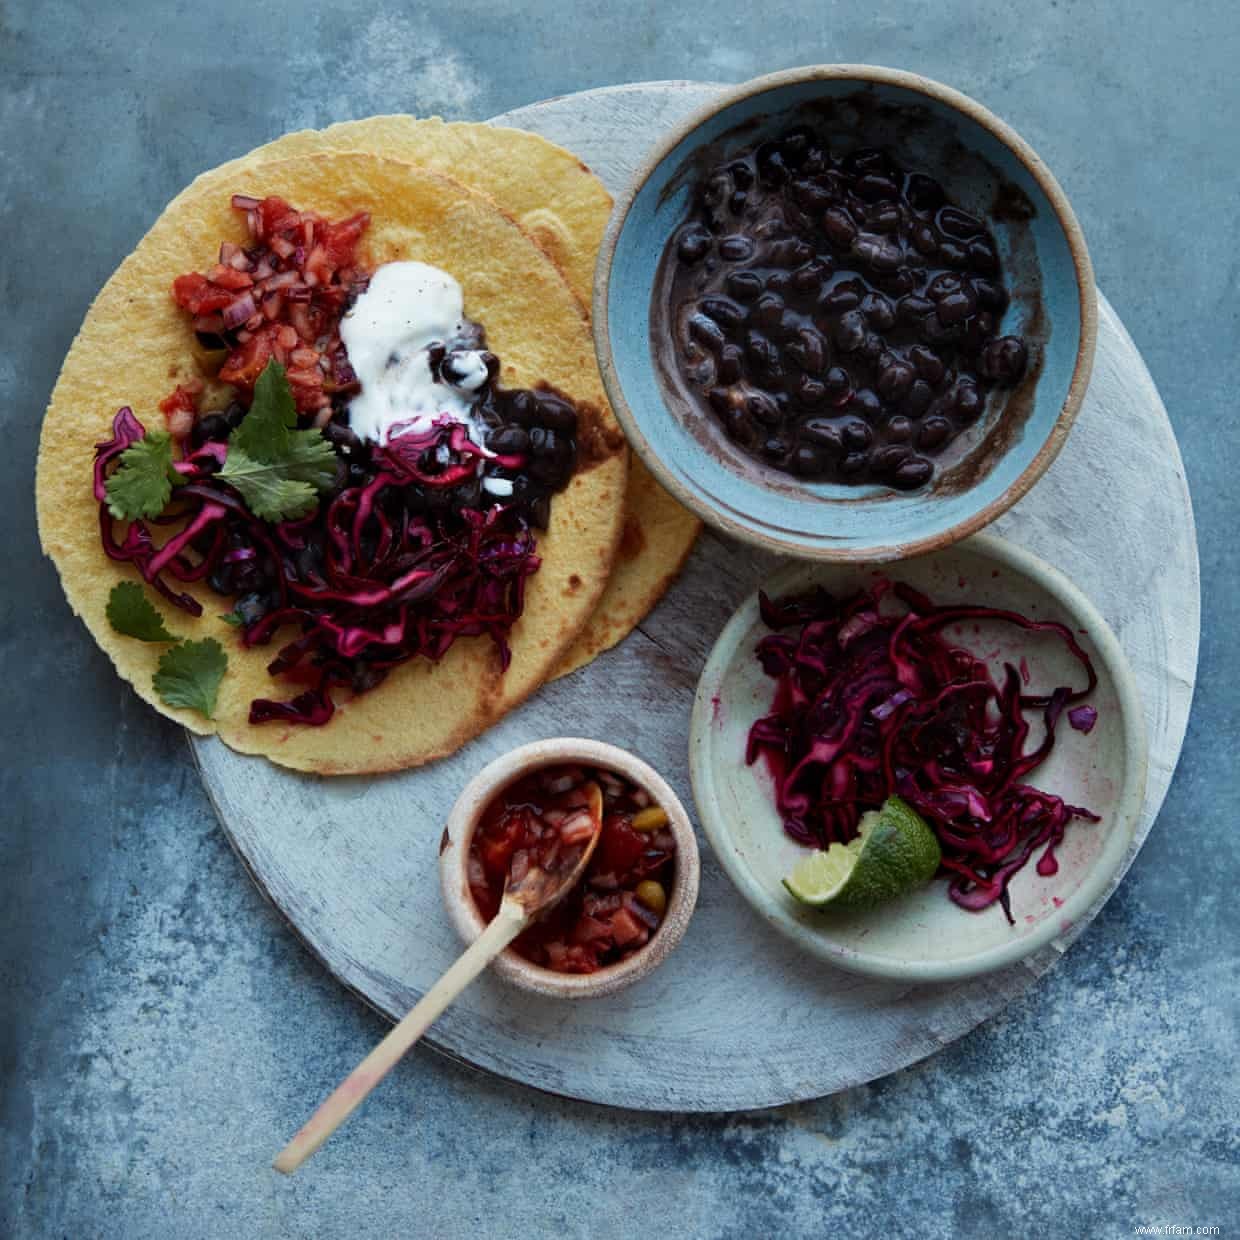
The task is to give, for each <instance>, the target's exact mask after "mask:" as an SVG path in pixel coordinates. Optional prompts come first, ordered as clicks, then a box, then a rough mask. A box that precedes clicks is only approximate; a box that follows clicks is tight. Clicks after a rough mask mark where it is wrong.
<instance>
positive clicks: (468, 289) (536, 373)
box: [37, 152, 628, 774]
mask: <svg viewBox="0 0 1240 1240" xmlns="http://www.w3.org/2000/svg"><path fill="white" fill-rule="evenodd" d="M232 193H246V194H253V195H256V196H260V197H261V196H263V195H267V194H279V195H280V196H281V197H284V198H286V199H287V200H288V201H289V202H291V203H293V204H294V205H295V206H297V207H299V208H302V209H305V210H314V211H317V212H319V213H320V214H322V215H325V216H327V217H329V218H332V219H338V218H341V217H343V216H346V215H350V214H352V213H353V212H354V211H358V210H367V211H370V212H371V215H372V222H371V226H370V228H369V230H368V232H367V234H366V236H365V237H364V238H363V241H362V245H361V247H360V250H361V256H362V259H363V261H364V262H366V263H367V264H369V265H377V264H379V263H382V262H387V261H391V260H394V259H399V258H411V259H418V260H420V261H423V262H428V263H431V264H434V265H435V266H438V267H441V268H443V269H445V270H447V271H449V272H451V273H452V275H454V276H455V277H456V279H457V280H458V281H459V282H460V284H461V286H462V289H463V291H464V296H465V312H466V314H467V315H468V316H469V317H471V318H473V319H476V320H478V321H480V322H481V323H482V324H483V325H484V327H485V328H486V331H487V339H488V346H489V347H490V348H491V349H493V350H494V351H495V352H496V353H497V354H498V355H499V356H500V358H501V359H502V362H503V371H502V374H501V382H502V383H503V384H504V385H505V386H509V387H515V386H532V385H533V384H535V383H537V382H540V381H541V382H547V383H550V384H552V385H553V386H555V387H557V388H559V389H560V390H562V391H563V392H565V393H566V394H568V395H569V396H571V397H572V398H573V399H574V400H575V401H576V402H577V403H578V406H579V408H581V409H582V410H583V411H585V414H586V416H588V417H590V418H592V419H596V420H597V423H598V426H599V429H600V430H601V431H602V432H603V437H605V438H606V439H607V440H608V442H609V444H610V445H611V447H610V451H609V454H607V455H605V456H604V458H603V459H602V460H601V461H600V462H599V463H597V464H594V465H593V466H592V467H591V468H586V469H582V470H579V471H578V473H577V474H576V475H575V477H574V478H573V480H572V482H571V483H570V484H569V486H568V488H567V489H566V490H565V491H564V492H562V493H561V494H560V495H558V496H557V497H556V499H555V502H554V503H553V505H552V520H551V527H550V529H549V530H548V531H547V532H546V533H545V534H544V535H543V536H542V537H541V538H540V539H539V553H540V555H541V556H542V566H541V568H540V570H539V572H538V573H537V574H536V575H535V576H534V577H533V578H532V580H531V582H530V585H529V588H528V591H527V596H526V607H525V613H524V615H523V616H522V617H521V619H520V620H519V621H518V622H517V624H516V625H515V626H514V628H513V631H512V637H511V645H512V654H513V658H512V664H511V666H510V667H509V668H508V670H507V672H506V673H504V674H501V672H500V668H499V660H498V656H497V654H496V652H495V650H494V647H493V646H492V644H491V642H490V641H489V639H487V638H477V637H475V638H466V639H462V640H460V641H458V642H457V643H456V644H455V645H454V646H453V647H452V649H451V650H450V651H449V652H448V654H447V655H446V656H445V657H444V659H443V660H442V661H441V662H439V663H438V664H431V663H428V662H427V661H426V660H423V659H415V660H413V661H411V662H409V663H406V664H404V665H403V666H401V667H398V668H396V669H394V670H393V672H392V673H391V674H390V675H389V677H388V679H387V680H386V681H384V683H383V684H381V685H380V686H378V687H377V688H375V689H373V690H371V691H370V692H369V693H365V694H362V695H359V696H358V697H356V698H353V699H351V700H349V701H347V702H345V703H343V705H342V706H341V708H340V709H339V710H338V711H337V713H336V716H335V718H333V720H332V721H331V723H330V724H328V725H327V726H326V727H322V728H313V727H305V726H298V725H286V724H283V723H269V724H263V725H260V726H257V727H256V726H252V725H251V724H250V723H249V722H248V713H249V705H250V702H251V700H252V699H253V698H256V697H272V696H276V697H288V696H292V695H293V693H294V692H296V689H295V687H292V688H290V686H288V685H287V684H282V683H280V682H277V681H275V680H273V679H272V678H271V677H270V676H269V675H268V674H267V671H266V665H267V663H268V662H269V660H270V659H271V657H272V655H273V654H274V652H275V650H276V649H277V648H278V647H277V645H276V644H274V643H273V645H272V646H270V647H267V648H261V647H260V648H256V649H253V650H248V651H247V650H244V649H242V648H241V646H240V645H239V643H237V642H236V640H235V637H234V635H233V631H232V630H231V629H230V628H229V627H228V626H227V625H226V624H225V623H224V622H223V621H222V620H221V619H220V618H219V616H220V614H221V612H223V611H226V610H227V609H228V604H227V602H226V601H225V600H224V599H222V598H220V596H218V595H216V594H215V593H214V592H212V591H211V590H210V589H209V587H207V586H205V584H191V585H190V586H189V587H188V589H189V592H190V593H193V594H195V595H196V596H197V597H198V598H199V600H200V601H201V602H202V604H203V608H204V613H203V615H202V616H201V617H197V618H195V617H191V616H188V615H186V614H185V613H183V612H180V611H176V610H175V609H173V608H172V607H170V606H168V605H167V604H166V603H164V602H163V600H159V599H156V602H157V605H158V606H159V607H160V611H161V612H162V614H163V616H164V619H165V623H166V624H167V625H168V627H169V628H170V629H171V630H172V631H173V632H175V633H176V634H177V635H178V636H186V637H193V638H201V637H204V636H212V637H216V638H217V639H219V640H220V641H221V642H222V643H223V645H224V646H225V648H226V649H227V651H228V658H229V668H228V672H227V674H226V675H225V677H224V681H223V684H222V685H221V687H220V695H219V702H218V706H217V709H216V717H215V719H214V720H207V719H205V718H204V717H203V716H202V715H199V714H197V713H195V712H193V711H188V710H178V709H172V708H169V707H167V706H165V705H164V704H163V703H162V702H161V701H160V700H159V698H158V696H156V695H155V693H154V691H153V689H152V686H151V676H152V674H153V672H154V670H155V666H156V663H157V662H158V658H159V655H160V653H161V652H162V650H163V649H164V647H162V646H159V645H148V644H145V643H142V642H139V641H136V640H134V639H132V638H128V637H123V636H121V635H119V634H117V633H116V632H115V631H113V629H112V628H111V626H110V625H109V624H108V622H107V619H106V617H105V614H104V608H105V605H106V603H107V598H108V594H109V591H110V590H111V588H112V586H113V585H114V584H115V583H116V582H118V581H122V580H138V579H139V578H138V574H137V572H136V570H135V569H133V568H132V567H131V566H129V565H124V564H117V563H114V562H113V561H111V560H109V559H108V558H107V557H106V556H105V555H104V553H103V550H102V548H101V547H100V545H99V533H98V516H97V506H96V504H95V500H94V495H93V492H92V489H91V485H90V474H91V462H92V459H93V449H94V445H95V443H97V442H99V441H101V440H105V439H107V438H109V433H110V432H109V428H110V424H111V419H112V416H113V414H114V413H115V411H116V409H117V408H118V407H119V406H121V405H131V406H132V407H133V409H134V411H135V413H136V414H137V415H138V417H139V418H140V419H141V420H142V421H143V422H144V424H146V425H147V426H148V427H152V426H159V425H161V423H162V418H161V415H160V414H159V413H158V411H157V407H156V406H157V402H158V401H159V400H160V399H161V398H162V397H163V396H165V395H167V394H168V392H169V391H170V390H171V388H172V386H173V384H174V383H176V382H178V381H184V380H186V379H188V378H192V377H195V376H197V375H204V376H205V375H209V374H210V373H211V370H212V369H213V364H212V363H211V362H210V361H209V360H208V359H206V358H204V357H201V356H199V355H197V354H196V351H195V345H194V336H193V332H192V330H191V328H190V325H189V323H188V321H187V319H186V317H185V315H184V314H182V312H181V311H180V310H178V309H177V307H176V305H175V304H174V302H173V300H172V298H171V296H170V295H169V289H170V286H171V283H172V280H173V279H174V278H175V277H176V276H177V275H180V274H182V273H183V272H187V271H200V270H204V269H206V268H207V267H209V266H210V265H211V263H212V262H213V261H214V259H215V255H216V251H217V249H218V246H219V244H220V242H221V241H223V240H234V241H242V240H244V225H243V223H242V221H241V219H240V217H239V216H238V213H237V212H235V211H233V210H231V208H230V206H229V197H230V195H231V194H232ZM627 455H628V454H627V450H626V449H625V448H624V444H623V436H622V435H621V433H620V431H619V428H618V427H617V425H616V423H615V420H614V417H613V415H612V413H611V410H610V408H609V407H608V405H607V403H606V400H605V397H604V394H603V389H602V383H601V381H600V379H599V375H598V370H597V366H596V364H595V360H594V353H593V348H592V345H591V340H590V333H589V329H588V326H587V324H586V322H585V321H584V320H583V318H582V316H581V313H580V308H579V305H578V302H577V299H576V297H575V295H574V293H573V291H572V290H571V289H570V288H569V286H568V284H567V283H566V282H565V280H564V278H563V276H562V275H561V273H560V272H559V270H558V269H557V267H556V266H555V265H554V264H553V263H552V262H551V261H550V260H549V259H548V258H547V256H546V255H545V254H544V253H543V251H542V250H540V249H539V247H538V246H536V245H535V244H534V243H533V242H532V241H531V240H530V238H529V237H528V236H527V235H526V234H525V233H524V232H523V231H522V230H521V229H520V228H519V227H518V226H517V225H516V224H515V223H514V222H513V220H512V219H510V218H509V216H508V215H506V214H505V213H504V212H502V211H500V210H499V209H498V208H497V207H496V205H495V203H494V202H493V201H492V200H491V199H490V198H488V197H487V196H486V195H484V194H482V193H479V192H477V191H475V190H471V189H469V188H467V187H465V186H463V185H461V184H460V183H459V182H456V181H453V180H452V179H450V178H448V177H445V176H443V175H440V174H438V173H436V172H432V171H430V170H428V169H426V168H423V167H415V166H413V165H411V164H408V163H405V162H401V161H399V160H395V159H390V158H380V157H378V156H376V155H373V154H365V153H355V152H322V153H318V154H316V155H314V156H313V157H311V156H300V157H294V158H288V159H282V160H273V161H264V162H262V163H256V164H254V165H253V166H247V167H246V168H245V169H244V170H239V171H237V172H236V173H234V175H233V177H232V178H231V180H230V183H229V184H228V185H227V186H221V185H219V184H218V183H216V182H209V183H207V184H205V185H204V184H202V183H201V180H200V183H199V184H198V185H197V186H196V187H195V188H194V189H192V190H191V191H189V192H187V193H184V194H182V195H181V196H179V197H178V198H177V199H176V200H175V201H174V202H173V203H172V204H171V205H170V206H169V208H168V209H167V210H166V211H165V212H164V214H163V215H162V216H161V217H160V218H159V219H158V220H157V221H156V223H155V224H154V226H153V227H152V228H151V230H150V232H149V233H148V234H147V235H146V237H145V238H143V240H142V241H141V242H140V243H139V245H138V247H137V249H136V250H135V251H134V252H133V253H132V254H131V255H130V256H129V257H128V258H127V259H126V260H125V261H124V262H123V263H122V264H121V266H120V268H119V269H118V270H117V271H116V273H115V274H114V275H113V276H112V278H111V279H110V280H109V281H108V283H107V284H106V285H105V286H104V288H103V290H102V292H101V293H100V294H99V296H98V297H97V298H96V300H95V302H94V304H93V305H92V306H91V308H90V311H89V312H88V313H87V316H86V319H85V321H84V322H83V324H82V328H81V331H80V332H79V334H78V336H77V339H76V340H75V341H74V343H73V346H72V348H71V349H70V351H69V355H68V357H67V359H66V361H65V364H64V368H63V370H62V372H61V375H60V379H59V381H58V382H57V384H56V388H55V391H54V392H53V394H52V399H51V403H50V405H49V407H48V411H47V415H46V418H45V420H44V424H43V433H42V438H41V442H40V451H39V462H38V478H37V493H38V512H39V533H40V537H41V539H42V542H43V546H44V549H45V551H46V552H47V554H48V555H50V556H51V557H52V559H53V561H54V562H55V564H56V567H57V569H58V570H59V572H60V575H61V581H62V583H63V585H64V589H65V593H66V595H67V596H68V599H69V602H70V604H71V606H72V607H73V609H74V610H75V611H76V612H77V613H78V614H79V615H81V617H82V618H83V620H84V621H85V623H86V625H87V627H88V628H89V630H90V631H91V633H92V635H93V636H94V638H95V640H96V641H97V642H98V643H99V644H100V646H101V647H102V648H103V649H104V650H105V651H106V652H107V654H108V655H109V656H110V657H111V658H112V660H113V662H114V663H115V664H116V666H117V669H118V670H119V672H120V673H121V675H122V676H123V677H124V678H125V679H126V680H128V681H130V682H131V683H132V684H133V686H134V688H135V689H136V690H137V691H138V693H139V694H140V695H141V696H142V697H143V698H145V699H146V700H147V701H148V702H150V703H151V704H152V705H153V706H154V707H155V708H156V709H157V710H159V711H161V712H162V713H163V714H165V715H168V716H169V717H170V718H173V719H175V720H177V721H178V722H179V723H182V724H184V725H185V726H186V727H188V728H190V729H191V730H193V731H195V732H199V733H209V732H212V731H214V732H217V733H218V734H219V736H220V737H221V738H222V739H223V740H224V741H225V742H227V743H228V744H229V745H231V746H232V747H233V748H235V749H238V750H240V751H242V752H245V753H261V754H265V755H266V756H267V757H269V758H271V759H272V760H273V761H275V762H278V763H280V764H281V765H284V766H289V767H293V768H295V769H299V770H308V771H316V772H318V773H321V774H343V773H361V772H373V771H383V770H392V769H397V768H401V767H408V766H416V765H419V764H420V763H423V762H427V761H430V760H431V759H433V758H436V757H441V756H443V755H444V754H447V753H450V752H452V751H453V750H454V749H456V748H458V747H459V746H460V745H461V744H463V743H464V742H465V741H467V740H468V739H470V738H471V737H472V736H474V735H476V734H477V733H478V732H480V731H481V730H482V729H483V728H485V727H487V726H488V725H489V724H491V723H493V722H494V721H495V720H496V719H498V718H499V717H500V716H501V715H503V714H504V713H505V712H506V711H507V710H509V709H510V708H511V707H513V706H514V705H516V704H517V703H518V702H520V701H521V700H522V699H523V698H525V697H526V696H527V695H528V694H529V693H530V692H531V691H532V690H533V689H535V688H537V686H538V685H539V684H541V683H542V682H543V681H544V680H545V679H546V678H547V676H548V674H549V673H550V672H551V671H552V670H553V669H554V668H555V667H556V666H557V665H558V663H559V661H560V660H561V658H562V657H563V655H564V653H565V652H566V650H567V649H568V647H569V645H570V643H571V642H572V640H573V638H574V637H575V636H576V634H577V632H578V631H579V630H580V629H581V627H582V625H583V624H584V623H585V621H586V619H587V617H588V616H589V614H590V612H591V611H592V610H593V609H594V606H595V605H596V603H597V602H598V600H599V598H600V596H601V595H602V592H603V589H604V587H605V585H606V581H607V576H608V572H609V570H610V567H611V564H612V560H613V558H614V555H615V551H616V547H617V543H618V541H619V538H620V535H621V532H622V525H623V509H624V491H625V484H626V473H627V464H628V463H627ZM178 588H180V587H178ZM148 593H150V594H151V595H152V596H153V597H154V592H153V591H149V592H148ZM278 640H279V639H278V638H277V642H278Z"/></svg>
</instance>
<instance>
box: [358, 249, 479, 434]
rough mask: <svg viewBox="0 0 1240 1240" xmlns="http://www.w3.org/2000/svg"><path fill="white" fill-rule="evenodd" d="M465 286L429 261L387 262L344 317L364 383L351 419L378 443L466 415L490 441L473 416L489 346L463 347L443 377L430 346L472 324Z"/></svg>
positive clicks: (469, 425) (472, 430)
mask: <svg viewBox="0 0 1240 1240" xmlns="http://www.w3.org/2000/svg"><path fill="white" fill-rule="evenodd" d="M464 313H465V306H464V299H463V298H462V296H461V286H460V285H459V284H458V283H457V282H456V280H454V279H453V278H452V276H450V275H449V274H448V273H447V272H446V271H442V270H440V268H438V267H432V266H431V265H430V264H429V263H414V262H397V263H384V264H383V265H382V266H381V267H378V268H377V269H376V270H375V273H374V275H372V276H371V278H370V285H369V287H368V288H367V289H366V291H365V292H364V293H363V294H362V295H361V296H360V297H358V299H357V301H356V302H355V303H354V304H353V308H352V309H351V310H350V311H349V313H348V314H346V315H345V316H344V318H343V319H342V320H341V323H340V338H341V339H342V340H343V341H344V347H345V348H346V349H347V350H348V354H349V363H350V365H351V366H352V367H353V370H354V373H355V374H356V375H357V377H358V379H359V380H360V382H361V385H362V390H361V391H360V392H359V393H358V395H356V396H355V397H354V398H353V399H352V400H351V401H350V402H349V426H350V428H351V429H352V430H353V432H354V434H356V435H358V436H359V437H361V438H362V439H368V440H370V441H371V442H372V443H377V444H385V443H387V442H388V440H389V439H391V438H393V437H394V436H400V435H405V434H421V433H424V432H425V431H427V430H429V429H430V428H431V427H432V426H433V425H435V424H436V422H439V423H442V422H443V421H445V420H450V421H453V422H459V423H460V424H461V425H462V426H464V427H465V429H466V431H467V433H468V434H469V437H470V439H472V440H473V441H474V443H476V444H478V446H479V447H481V446H482V444H483V438H484V434H483V429H482V426H481V425H480V424H479V423H478V422H477V421H476V420H475V418H474V416H473V412H472V411H473V406H474V403H475V400H476V396H475V393H476V392H477V391H478V389H479V388H480V387H482V385H483V384H484V383H485V382H486V379H487V367H486V360H485V358H484V357H483V355H482V353H480V352H478V351H476V350H472V349H458V350H454V351H453V353H452V354H451V365H450V367H446V368H444V370H443V373H444V375H445V378H447V379H450V382H440V381H439V380H438V379H436V377H435V375H434V373H433V372H432V370H431V364H430V347H431V345H433V344H447V343H449V342H450V341H451V340H452V339H453V338H454V337H458V336H460V335H461V334H462V333H463V332H464V330H465V324H464Z"/></svg>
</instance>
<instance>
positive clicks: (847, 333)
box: [835, 310, 865, 353]
mask: <svg viewBox="0 0 1240 1240" xmlns="http://www.w3.org/2000/svg"><path fill="white" fill-rule="evenodd" d="M864 341H865V320H864V319H863V318H862V317H861V313H860V311H858V310H849V311H848V313H847V314H844V315H842V316H841V317H840V321H839V322H838V323H836V325H835V343H836V346H837V347H838V348H839V350H840V352H841V353H855V352H856V351H857V350H858V349H859V348H861V346H862V344H863V343H864Z"/></svg>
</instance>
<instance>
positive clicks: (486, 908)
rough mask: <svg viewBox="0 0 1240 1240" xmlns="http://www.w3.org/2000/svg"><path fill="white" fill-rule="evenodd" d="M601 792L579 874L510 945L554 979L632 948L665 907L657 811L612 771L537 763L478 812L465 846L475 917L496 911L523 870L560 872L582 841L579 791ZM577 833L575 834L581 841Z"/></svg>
mask: <svg viewBox="0 0 1240 1240" xmlns="http://www.w3.org/2000/svg"><path fill="white" fill-rule="evenodd" d="M590 780H594V781H596V782H597V783H598V785H599V787H600V789H602V793H603V831H602V834H601V836H600V837H599V842H598V846H597V848H596V849H595V850H594V855H593V857H591V858H590V862H589V864H588V865H587V867H586V871H585V875H584V877H583V878H582V880H581V882H580V883H578V884H577V886H576V887H574V888H573V890H572V891H570V892H569V893H568V894H567V895H566V896H565V897H564V898H563V899H562V900H561V901H560V902H559V903H558V904H557V905H555V906H554V907H553V908H552V909H550V910H549V911H548V912H547V913H546V914H545V915H544V916H543V917H542V918H541V919H540V920H539V921H537V922H535V924H534V925H532V926H530V927H529V929H527V930H525V931H524V932H523V933H522V934H521V935H520V936H519V937H518V938H517V939H516V941H515V942H514V943H513V945H512V949H513V951H515V952H516V953H517V954H518V955H519V956H523V957H525V959H526V960H529V961H530V962H532V963H533V964H537V965H541V966H542V967H543V968H546V969H552V970H554V971H555V972H557V973H593V972H595V971H596V970H598V969H602V968H606V967H607V966H608V965H612V964H617V963H619V962H620V961H621V960H625V959H627V958H628V957H629V956H631V955H633V953H634V952H637V951H639V950H640V949H641V948H643V947H644V946H645V945H646V944H647V943H649V942H650V940H651V938H652V937H653V936H654V934H655V933H656V932H657V931H658V929H659V926H660V925H661V924H662V921H663V917H664V914H665V913H666V911H667V901H668V893H669V892H670V891H671V887H672V882H673V879H674V877H675V868H676V839H675V837H674V836H673V835H672V832H671V829H670V827H669V826H668V818H667V813H666V811H664V810H663V809H662V808H661V807H660V806H658V805H656V804H655V803H654V800H653V798H652V797H651V796H650V794H649V793H648V792H647V791H646V790H645V789H644V788H640V787H638V786H637V785H635V784H632V783H630V782H629V781H628V780H625V779H623V778H622V777H621V776H619V775H617V774H615V773H614V772H612V771H606V770H603V769H601V768H596V767H586V766H580V765H561V766H551V767H544V768H543V769H542V770H539V771H535V772H533V773H532V774H530V775H526V776H524V777H523V778H522V779H519V780H517V781H516V782H515V783H512V784H509V785H508V787H506V788H505V789H503V791H502V792H500V793H499V794H498V795H497V796H496V797H495V798H494V799H493V800H492V801H491V802H490V804H489V805H487V807H486V809H484V810H483V812H482V818H481V820H480V821H479V823H478V827H477V830H475V832H474V835H473V839H472V841H471V842H470V846H469V869H468V876H469V889H470V892H471V893H472V895H473V898H474V903H475V904H477V906H478V911H479V912H480V913H481V914H482V916H483V918H484V919H486V920H487V921H490V920H491V919H492V918H493V917H494V916H495V914H496V913H497V912H498V911H499V905H500V901H501V900H502V899H503V894H504V883H505V881H506V880H507V878H508V876H509V873H510V872H511V873H512V875H513V877H514V878H517V877H519V876H520V875H521V874H522V873H524V872H525V870H527V869H528V867H529V866H530V865H532V864H537V865H541V866H542V867H543V868H544V869H548V870H551V869H557V870H558V869H560V868H563V867H565V865H566V863H567V857H568V856H569V855H571V856H572V857H573V858H574V859H575V858H576V857H578V856H580V852H579V851H577V852H574V850H576V849H579V848H580V847H581V846H582V844H583V839H588V838H589V832H590V827H591V823H590V818H589V814H588V812H587V811H586V809H585V804H586V797H585V785H586V783H587V782H588V781H590ZM583 832H584V836H583Z"/></svg>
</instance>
